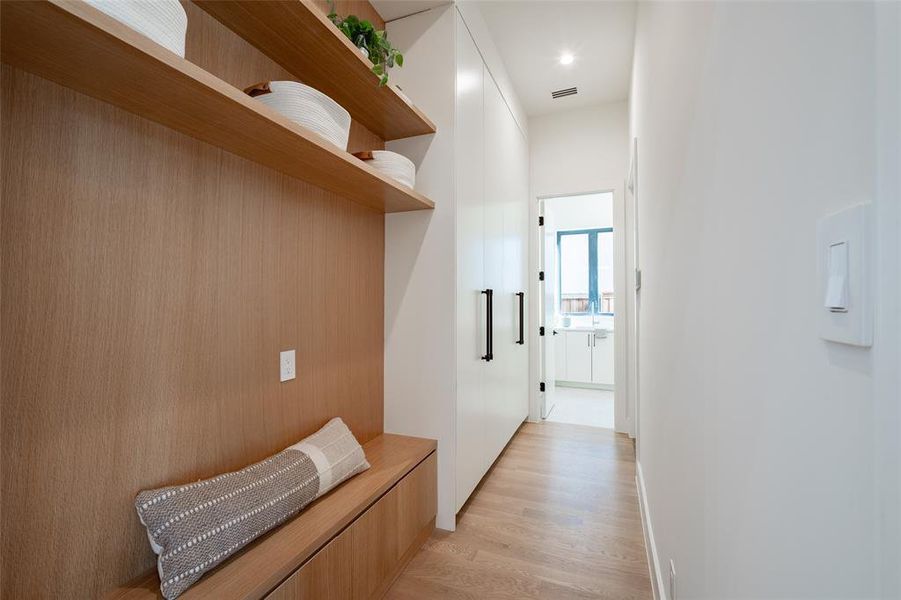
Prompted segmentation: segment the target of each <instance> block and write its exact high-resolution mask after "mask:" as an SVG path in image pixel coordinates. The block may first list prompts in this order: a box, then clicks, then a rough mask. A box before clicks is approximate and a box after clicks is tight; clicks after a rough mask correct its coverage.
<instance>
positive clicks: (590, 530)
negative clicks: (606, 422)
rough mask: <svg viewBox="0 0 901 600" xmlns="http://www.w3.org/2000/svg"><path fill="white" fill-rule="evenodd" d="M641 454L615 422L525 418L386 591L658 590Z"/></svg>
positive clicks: (547, 593) (581, 593) (417, 594)
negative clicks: (443, 526)
mask: <svg viewBox="0 0 901 600" xmlns="http://www.w3.org/2000/svg"><path fill="white" fill-rule="evenodd" d="M634 460H635V455H634V451H633V448H632V441H631V440H630V439H628V438H627V437H626V436H624V435H617V434H615V433H613V431H611V430H608V429H596V428H592V427H582V426H578V425H568V424H562V423H547V422H545V423H541V424H535V423H525V424H523V426H522V427H521V428H520V430H519V431H518V432H517V434H516V435H515V436H514V437H513V439H512V440H511V441H510V444H509V445H508V447H507V448H506V450H504V452H503V453H502V454H501V456H500V458H499V459H498V461H497V463H496V464H495V465H494V468H493V469H492V470H491V471H489V472H488V475H487V476H486V477H485V479H484V480H483V482H482V484H481V485H480V486H479V488H478V489H477V490H476V491H475V493H474V494H473V495H472V497H471V498H470V500H469V502H468V504H467V505H466V506H465V507H464V508H463V510H462V511H460V514H459V515H458V517H457V531H455V532H453V533H447V532H443V531H437V530H436V532H435V533H434V534H433V535H432V537H431V538H430V539H429V540H428V541H427V542H426V544H425V545H424V546H423V547H422V549H421V550H420V551H419V553H418V554H417V555H416V556H415V557H414V558H413V560H412V561H411V562H410V564H409V565H408V566H407V568H406V570H405V571H404V572H403V573H402V574H401V576H400V577H399V578H398V580H397V581H396V582H395V584H394V586H393V587H392V588H391V590H390V591H389V593H388V595H387V596H386V597H387V598H389V599H393V600H407V599H409V600H413V599H417V600H418V599H420V598H424V597H427V598H473V599H475V598H480V599H481V598H510V599H514V598H516V599H520V598H541V599H549V600H550V599H553V600H565V599H567V598H586V599H587V598H616V599H618V600H628V599H632V598H635V599H638V598H641V599H647V598H651V582H650V578H649V575H648V565H647V559H646V554H645V547H644V541H643V537H642V529H641V521H640V515H639V508H638V495H637V491H636V488H635V462H634Z"/></svg>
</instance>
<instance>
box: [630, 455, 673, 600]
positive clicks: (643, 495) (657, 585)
mask: <svg viewBox="0 0 901 600" xmlns="http://www.w3.org/2000/svg"><path fill="white" fill-rule="evenodd" d="M635 483H636V485H637V486H638V507H639V509H640V510H641V528H642V530H643V531H644V547H645V549H646V550H647V553H648V569H649V570H650V572H651V588H653V591H654V600H666V586H665V585H664V583H663V571H661V570H660V560H659V559H658V558H657V544H656V543H655V542H654V528H653V527H652V526H651V511H650V509H649V508H648V493H647V491H646V490H645V488H644V475H642V474H641V463H640V462H638V461H635Z"/></svg>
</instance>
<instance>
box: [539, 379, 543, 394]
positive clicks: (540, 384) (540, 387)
mask: <svg viewBox="0 0 901 600" xmlns="http://www.w3.org/2000/svg"><path fill="white" fill-rule="evenodd" d="M538 391H539V392H543V391H544V382H543V381H542V382H541V383H539V384H538Z"/></svg>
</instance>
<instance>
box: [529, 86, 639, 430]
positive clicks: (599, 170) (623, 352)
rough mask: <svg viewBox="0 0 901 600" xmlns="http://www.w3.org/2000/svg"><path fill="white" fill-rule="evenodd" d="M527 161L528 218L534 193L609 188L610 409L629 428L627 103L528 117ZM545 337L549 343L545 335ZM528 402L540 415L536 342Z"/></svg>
mask: <svg viewBox="0 0 901 600" xmlns="http://www.w3.org/2000/svg"><path fill="white" fill-rule="evenodd" d="M529 149H530V165H531V205H530V208H529V210H530V223H532V224H534V223H537V220H538V199H539V198H541V197H546V196H554V195H559V194H580V193H586V192H597V191H602V190H612V191H613V228H614V232H615V233H614V235H615V236H616V248H615V253H616V256H615V257H614V271H615V276H614V284H615V286H616V293H617V296H618V298H617V308H616V315H615V317H614V322H615V325H614V329H616V331H617V335H616V338H615V340H614V343H615V345H616V350H615V356H616V365H615V374H614V379H615V381H616V382H617V383H616V390H615V396H616V398H615V402H614V409H615V412H616V429H617V431H624V432H629V433H633V431H634V430H633V423H632V420H631V419H630V414H631V408H630V404H629V400H628V396H629V390H628V382H627V378H626V372H627V364H626V360H625V357H626V356H627V352H628V337H629V336H628V335H626V323H627V320H628V305H627V304H625V303H623V302H620V299H619V298H621V297H623V296H624V295H625V289H626V281H627V280H626V268H627V267H626V265H627V258H628V252H627V247H626V243H625V242H626V236H625V233H626V231H625V207H624V198H625V195H624V192H625V190H624V186H625V179H626V175H627V171H628V167H629V105H628V103H627V102H617V103H613V104H604V105H601V106H593V107H587V108H581V109H576V110H571V111H565V112H559V113H552V114H549V115H542V116H537V117H531V118H530V119H529ZM532 231H533V234H532V235H531V236H530V254H529V264H530V265H532V266H533V271H534V272H533V276H532V281H533V283H532V289H531V290H530V291H531V295H532V297H533V298H537V297H538V296H539V294H540V291H539V287H538V278H537V270H538V266H537V265H538V264H539V261H538V250H539V240H538V233H537V229H535V228H533V229H532ZM531 318H532V324H531V325H532V330H533V331H537V329H538V326H539V322H538V313H537V311H532V315H531ZM549 343H553V341H550V342H549ZM531 377H532V386H531V388H532V390H533V391H532V399H531V402H532V408H531V411H530V418H531V419H532V420H537V419H538V418H539V417H538V415H539V412H540V410H539V402H538V400H539V399H538V393H537V391H535V390H537V389H538V381H539V379H540V367H539V356H538V353H537V344H536V345H533V348H532V355H531Z"/></svg>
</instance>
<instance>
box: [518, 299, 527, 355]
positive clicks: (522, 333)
mask: <svg viewBox="0 0 901 600" xmlns="http://www.w3.org/2000/svg"><path fill="white" fill-rule="evenodd" d="M516 295H517V296H519V339H518V340H516V343H517V344H520V345H521V344H525V343H526V339H525V335H526V330H525V323H524V322H523V321H524V320H525V313H526V293H525V292H516Z"/></svg>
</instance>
